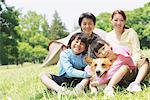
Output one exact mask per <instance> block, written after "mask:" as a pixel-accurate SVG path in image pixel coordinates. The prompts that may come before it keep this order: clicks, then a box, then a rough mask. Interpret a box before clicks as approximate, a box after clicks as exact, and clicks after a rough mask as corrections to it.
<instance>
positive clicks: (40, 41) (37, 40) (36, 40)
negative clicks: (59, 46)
mask: <svg viewBox="0 0 150 100" xmlns="http://www.w3.org/2000/svg"><path fill="white" fill-rule="evenodd" d="M29 43H30V44H31V45H32V46H33V47H35V46H36V45H40V46H42V47H43V48H48V43H49V39H48V38H46V37H44V36H43V34H36V35H35V36H33V37H31V38H30V39H29Z"/></svg>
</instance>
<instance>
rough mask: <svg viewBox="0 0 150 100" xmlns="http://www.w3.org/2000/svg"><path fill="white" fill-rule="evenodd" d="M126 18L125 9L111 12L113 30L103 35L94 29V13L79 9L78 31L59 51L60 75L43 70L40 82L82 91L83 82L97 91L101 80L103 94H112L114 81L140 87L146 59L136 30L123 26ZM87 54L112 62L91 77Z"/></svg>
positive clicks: (132, 88) (129, 88)
mask: <svg viewBox="0 0 150 100" xmlns="http://www.w3.org/2000/svg"><path fill="white" fill-rule="evenodd" d="M125 22H126V15H125V13H124V11H122V10H115V11H114V12H113V13H112V15H111V24H112V27H113V30H112V31H111V32H109V33H108V34H107V35H106V37H105V39H102V37H100V36H99V35H98V34H96V33H94V32H93V30H94V28H95V24H96V17H95V16H94V15H93V14H92V13H89V12H86V13H82V14H81V15H80V17H79V19H78V24H79V26H80V28H81V32H77V33H75V34H73V35H72V36H71V38H70V40H69V42H68V45H67V48H66V49H65V50H63V51H62V52H61V53H60V58H59V66H60V72H59V75H53V74H51V73H45V72H43V73H41V74H40V79H41V82H42V83H43V84H44V85H45V86H46V87H47V88H48V89H50V90H54V91H56V92H57V93H61V94H67V92H69V90H68V89H66V88H65V87H73V88H74V91H75V92H76V93H81V92H84V89H85V87H86V86H89V88H90V89H91V92H92V93H97V92H98V89H97V87H98V86H100V85H103V84H107V85H106V87H105V89H104V91H103V92H104V95H106V96H114V95H115V92H114V91H115V86H116V85H120V86H123V85H126V86H127V88H126V90H127V91H129V92H139V91H142V88H141V85H140V83H141V82H142V81H143V79H144V78H145V77H146V75H147V74H148V72H149V67H150V66H149V60H148V58H146V57H145V56H144V55H143V54H142V52H141V50H140V43H139V39H138V35H137V33H136V32H135V31H134V30H133V29H132V28H128V27H126V26H125ZM87 56H89V57H90V58H92V59H98V58H108V59H109V61H110V62H111V65H110V68H109V69H108V71H107V72H105V73H104V74H103V77H100V78H98V79H97V80H91V77H92V76H93V73H92V69H90V67H89V69H88V70H85V68H86V66H87V65H88V63H87V61H86V60H85V58H86V57H87ZM94 66H97V64H95V65H94ZM103 66H104V65H103Z"/></svg>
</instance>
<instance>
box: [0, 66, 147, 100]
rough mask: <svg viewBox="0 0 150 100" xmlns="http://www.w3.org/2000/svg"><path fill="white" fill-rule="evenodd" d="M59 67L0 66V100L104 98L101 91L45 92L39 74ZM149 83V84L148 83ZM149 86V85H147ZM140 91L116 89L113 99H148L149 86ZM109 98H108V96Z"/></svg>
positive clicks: (98, 99)
mask: <svg viewBox="0 0 150 100" xmlns="http://www.w3.org/2000/svg"><path fill="white" fill-rule="evenodd" d="M58 70H59V68H58V67H57V66H50V67H45V68H41V67H40V65H34V64H25V65H24V66H23V67H21V66H16V65H9V66H0V100H60V99H61V100H81V99H86V100H91V99H94V100H104V99H106V98H105V97H104V96H103V93H102V92H99V93H98V95H91V94H90V93H89V92H88V93H86V94H83V95H78V96H77V95H69V96H62V97H60V96H58V95H57V94H56V93H54V92H45V90H46V87H45V86H44V85H43V84H42V83H41V82H40V80H39V74H40V73H41V72H43V71H51V73H52V72H53V73H54V74H57V72H58ZM148 85H149V84H148ZM149 86H150V85H149ZM142 87H143V91H142V92H140V93H134V94H132V93H128V92H127V91H125V89H123V90H122V91H116V96H115V97H114V98H111V99H115V100H134V99H135V100H150V87H147V88H145V85H143V86H142ZM108 99H109V98H108Z"/></svg>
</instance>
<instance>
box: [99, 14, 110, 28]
mask: <svg viewBox="0 0 150 100" xmlns="http://www.w3.org/2000/svg"><path fill="white" fill-rule="evenodd" d="M110 16H111V14H110V13H101V14H99V15H98V16H97V17H96V20H97V21H96V27H97V28H100V29H103V30H105V31H111V30H112V27H111V23H110Z"/></svg>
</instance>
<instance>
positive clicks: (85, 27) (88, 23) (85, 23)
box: [81, 18, 95, 36]
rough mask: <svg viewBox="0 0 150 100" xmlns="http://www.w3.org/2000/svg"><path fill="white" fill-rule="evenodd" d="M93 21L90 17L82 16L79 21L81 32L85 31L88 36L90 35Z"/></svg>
mask: <svg viewBox="0 0 150 100" xmlns="http://www.w3.org/2000/svg"><path fill="white" fill-rule="evenodd" d="M94 27H95V25H94V22H93V20H92V19H90V18H83V20H82V22H81V29H82V31H83V32H85V33H87V34H88V36H91V34H92V32H93V30H94Z"/></svg>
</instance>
